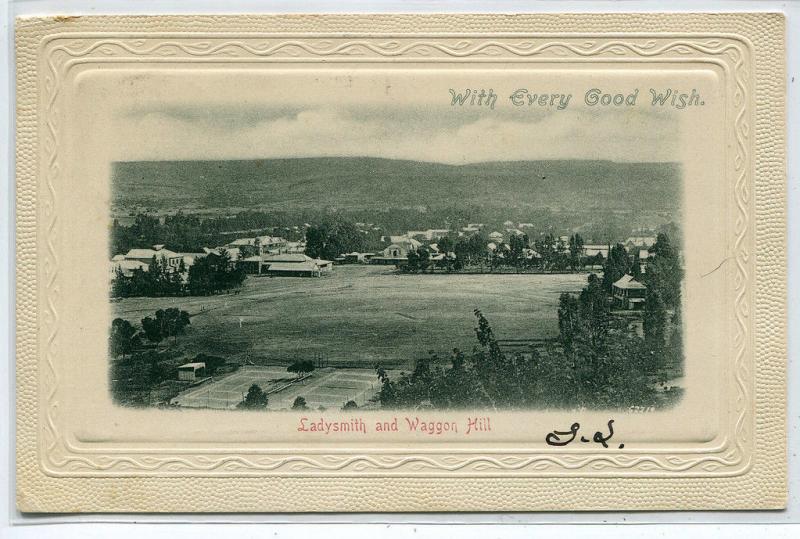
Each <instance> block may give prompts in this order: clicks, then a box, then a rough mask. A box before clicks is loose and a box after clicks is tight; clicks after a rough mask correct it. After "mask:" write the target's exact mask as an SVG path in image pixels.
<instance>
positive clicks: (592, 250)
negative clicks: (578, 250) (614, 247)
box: [583, 243, 610, 259]
mask: <svg viewBox="0 0 800 539" xmlns="http://www.w3.org/2000/svg"><path fill="white" fill-rule="evenodd" d="M609 249H610V247H609V246H608V245H607V244H605V245H604V244H601V243H598V244H588V243H587V244H584V245H583V256H585V257H587V258H590V257H594V256H597V255H598V254H599V255H602V256H603V258H604V259H605V258H608V251H609Z"/></svg>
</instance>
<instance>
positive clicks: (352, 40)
mask: <svg viewBox="0 0 800 539" xmlns="http://www.w3.org/2000/svg"><path fill="white" fill-rule="evenodd" d="M17 24H18V37H17V39H18V41H17V46H18V154H17V160H18V163H17V171H18V184H17V197H18V198H17V200H18V203H17V212H18V235H17V237H18V250H17V268H18V271H17V279H18V284H17V298H18V303H17V305H18V310H17V312H18V315H17V324H18V330H17V335H18V338H17V347H18V360H17V362H18V370H17V375H18V377H17V381H18V400H17V413H18V427H17V428H18V450H17V462H18V464H17V468H18V504H19V506H20V507H21V508H22V509H24V510H30V511H42V510H49V511H112V510H129V511H176V510H180V511H193V510H197V511H201V510H202V511H209V510H214V511H223V510H227V511H252V510H275V511H278V510H280V511H292V510H294V511H321V510H389V511H393V510H394V511H400V510H521V509H562V510H563V509H609V508H617V509H645V508H668V509H678V508H698V509H699V508H704V509H710V508H731V509H733V508H768V507H778V506H781V505H782V504H783V503H785V502H784V500H785V433H784V432H783V428H782V426H783V425H784V421H785V419H784V405H785V396H784V380H783V373H784V372H785V322H784V320H785V258H784V257H783V252H784V251H783V249H781V246H782V245H783V242H782V238H784V237H785V231H784V219H785V218H784V207H785V206H784V205H785V186H784V167H783V116H782V114H783V100H784V95H785V94H784V89H783V77H782V74H783V64H782V62H783V20H782V17H781V16H780V15H773V14H745V15H716V16H713V17H712V16H703V15H658V14H653V15H613V16H612V15H558V16H553V15H546V16H545V15H536V16H533V15H530V16H469V15H464V16H454V15H448V16H444V15H441V16H280V17H249V16H248V17H200V18H193V17H152V18H146V17H145V18H143V17H98V18H80V19H77V20H53V19H48V20H44V19H21V20H19V21H18V23H17ZM654 29H658V31H655V32H654V31H653V30H654ZM187 32H188V33H187ZM254 34H257V35H254ZM265 35H266V36H268V37H269V38H270V39H269V42H270V43H269V45H264V46H262V45H259V44H258V43H259V41H258V38H259V37H262V39H263V36H265ZM66 43H69V45H67V44H66ZM352 55H358V57H359V58H364V57H367V58H372V59H375V58H385V59H392V60H394V61H398V60H399V61H403V60H406V61H415V62H420V61H428V60H435V58H437V57H444V58H447V59H449V60H452V59H454V58H458V59H464V60H465V62H466V61H470V62H472V61H478V62H479V61H480V60H481V59H482V58H488V59H493V60H497V58H498V57H503V59H504V60H506V59H507V58H514V59H526V58H537V59H547V58H549V59H551V60H558V59H559V58H564V57H569V58H573V59H574V58H582V59H589V60H590V59H592V58H602V59H604V60H606V61H607V60H609V59H613V60H614V61H641V60H643V59H669V61H673V62H678V61H687V62H698V61H701V62H712V63H716V64H717V65H719V66H721V67H722V68H723V69H724V70H725V73H726V80H727V79H730V81H732V84H731V85H730V86H731V88H732V95H731V96H730V98H731V99H732V103H733V110H732V115H731V118H730V119H729V120H728V121H729V123H730V124H731V125H730V129H731V141H732V142H731V145H730V146H731V148H730V152H731V155H730V159H729V161H730V163H731V166H730V169H731V174H732V179H731V184H732V185H733V193H732V195H733V197H734V198H735V209H734V211H735V212H736V217H735V230H734V231H732V232H733V233H734V234H735V241H734V253H733V254H734V256H735V262H736V272H735V277H734V286H735V290H734V294H735V298H734V301H735V303H734V305H735V320H736V330H735V333H734V343H733V344H734V346H735V349H736V352H735V358H733V360H734V375H735V384H733V387H732V388H731V391H733V392H735V398H734V399H733V402H735V413H734V414H733V419H734V421H733V422H732V424H731V425H730V426H729V427H730V430H729V431H728V433H729V435H728V436H727V437H726V439H725V440H724V443H722V444H721V445H719V446H718V448H717V449H716V450H712V451H709V450H703V451H699V452H695V453H684V452H676V451H670V449H669V447H664V448H659V449H660V450H659V451H654V452H653V453H652V454H636V455H631V456H628V455H616V456H609V454H607V453H606V454H603V453H595V454H591V453H590V454H587V453H586V452H581V453H580V454H569V453H564V454H553V453H547V454H535V453H531V454H518V453H512V454H485V453H481V452H479V451H469V450H467V451H465V450H463V449H459V450H453V451H450V452H448V450H447V449H446V448H441V447H440V448H438V449H437V450H436V451H420V450H419V449H418V448H412V450H411V451H396V452H380V453H374V454H371V453H369V452H367V451H365V450H358V451H354V450H341V451H333V450H331V451H328V452H325V451H319V450H316V451H305V450H298V451H293V452H292V453H291V454H270V453H269V451H262V452H260V451H247V452H237V451H236V450H235V448H234V449H233V451H231V450H230V449H228V450H227V451H224V452H216V453H214V452H211V453H205V452H203V453H201V452H198V451H195V452H192V451H191V449H189V450H187V451H177V452H173V451H170V452H161V453H159V452H152V451H151V452H148V451H127V450H125V449H121V450H114V451H112V452H108V451H106V452H105V453H103V452H102V451H101V452H91V451H84V450H80V449H78V448H76V447H74V446H72V445H71V444H70V440H69V439H68V437H67V436H64V435H63V433H62V432H59V424H60V423H59V419H60V417H63V416H60V415H59V414H63V413H68V410H61V408H60V406H59V401H58V399H57V391H56V387H57V384H58V379H59V375H58V359H57V358H58V346H57V340H56V337H57V334H58V330H59V313H60V310H61V309H60V304H59V279H58V276H59V272H58V258H57V256H56V253H57V249H56V248H55V242H56V241H58V239H57V238H58V236H59V229H58V214H59V212H60V211H65V209H63V208H60V207H59V206H58V189H59V188H63V186H61V185H60V184H59V180H60V178H61V177H60V176H59V174H60V171H61V169H60V162H59V158H60V155H59V150H60V141H59V138H58V135H59V127H60V125H59V120H60V112H59V110H58V107H57V103H58V100H57V97H58V92H59V88H60V83H61V82H62V80H63V75H64V73H65V72H66V71H67V70H68V69H69V68H70V67H71V66H72V65H75V64H77V63H82V62H97V63H100V62H102V61H103V59H109V58H113V59H114V60H115V61H120V60H121V59H125V58H129V59H131V60H132V61H136V60H137V59H148V60H149V61H152V60H154V59H165V60H166V61H175V60H177V59H180V60H182V61H202V60H203V59H204V58H206V59H207V58H219V57H223V58H225V59H226V61H235V59H242V58H250V59H252V58H259V59H267V60H269V59H274V60H277V61H280V58H281V57H284V58H288V59H290V60H292V61H298V60H307V61H312V62H314V61H320V60H321V59H324V60H325V61H328V62H333V61H335V60H336V59H337V58H347V59H348V61H352V58H351V56H352ZM754 172H755V173H754ZM37 185H38V186H39V189H38V191H37ZM251 475H255V477H248V476H251ZM276 475H280V477H275V476H276ZM265 476H267V477H265ZM345 476H347V477H348V478H347V479H344V477H345ZM487 476H488V477H487ZM526 477H527V478H526ZM256 485H260V486H259V487H256ZM87 489H88V490H89V491H88V492H87ZM287 491H292V492H295V493H296V495H295V496H286V495H285V493H286V492H287ZM215 492H223V493H225V494H224V495H215V494H214V493H215ZM203 493H205V496H208V498H207V499H197V497H198V496H200V497H202V496H203ZM87 494H89V495H87ZM509 495H513V496H512V497H509ZM290 498H294V500H291V499H290ZM297 500H300V501H299V502H298V501H297Z"/></svg>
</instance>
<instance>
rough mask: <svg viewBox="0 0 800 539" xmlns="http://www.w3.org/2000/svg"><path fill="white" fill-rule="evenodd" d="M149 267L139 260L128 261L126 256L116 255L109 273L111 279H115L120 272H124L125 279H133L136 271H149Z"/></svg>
mask: <svg viewBox="0 0 800 539" xmlns="http://www.w3.org/2000/svg"><path fill="white" fill-rule="evenodd" d="M149 267H150V265H149V264H145V263H144V262H141V261H139V260H127V259H126V258H125V255H116V256H115V257H114V258H112V259H111V262H110V265H109V271H110V275H111V278H112V279H115V278H116V277H117V273H118V272H122V276H123V277H132V276H133V272H134V271H135V270H142V271H147V270H148V268H149Z"/></svg>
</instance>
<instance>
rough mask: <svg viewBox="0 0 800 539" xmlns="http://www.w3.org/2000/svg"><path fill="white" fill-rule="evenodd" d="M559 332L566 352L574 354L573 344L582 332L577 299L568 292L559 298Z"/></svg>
mask: <svg viewBox="0 0 800 539" xmlns="http://www.w3.org/2000/svg"><path fill="white" fill-rule="evenodd" d="M558 330H559V336H560V340H561V344H562V345H563V346H564V350H565V351H566V352H567V353H569V352H572V342H573V341H574V340H575V335H576V333H577V332H578V331H579V330H580V317H579V315H578V300H577V298H576V297H575V296H573V295H572V294H568V293H566V292H564V293H562V294H561V296H560V297H559V298H558Z"/></svg>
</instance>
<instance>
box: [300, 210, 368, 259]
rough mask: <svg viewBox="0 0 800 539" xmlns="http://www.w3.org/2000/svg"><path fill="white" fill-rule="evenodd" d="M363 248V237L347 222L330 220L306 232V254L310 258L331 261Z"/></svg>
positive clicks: (309, 228)
mask: <svg viewBox="0 0 800 539" xmlns="http://www.w3.org/2000/svg"><path fill="white" fill-rule="evenodd" d="M364 247H365V240H364V235H363V234H362V233H361V232H360V231H359V230H358V228H357V227H356V226H355V225H354V224H353V223H351V222H349V221H344V220H342V219H330V220H327V221H325V222H323V223H322V224H320V225H318V226H311V227H308V229H307V230H306V254H307V255H308V256H310V257H312V258H323V259H327V260H333V259H334V258H336V257H337V256H339V255H341V254H343V253H349V252H352V251H363V250H364Z"/></svg>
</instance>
